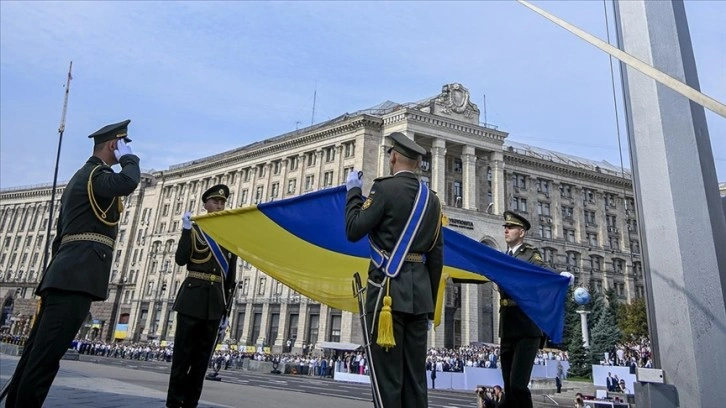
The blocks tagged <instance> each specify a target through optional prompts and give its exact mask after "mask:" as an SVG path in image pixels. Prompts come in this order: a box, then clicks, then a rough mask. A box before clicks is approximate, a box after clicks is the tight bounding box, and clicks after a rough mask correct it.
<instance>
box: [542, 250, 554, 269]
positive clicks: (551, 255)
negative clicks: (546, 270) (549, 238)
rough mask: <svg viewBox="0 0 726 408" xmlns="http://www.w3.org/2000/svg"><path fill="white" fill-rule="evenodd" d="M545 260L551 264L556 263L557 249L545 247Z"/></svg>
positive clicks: (543, 253)
mask: <svg viewBox="0 0 726 408" xmlns="http://www.w3.org/2000/svg"><path fill="white" fill-rule="evenodd" d="M542 255H543V256H544V261H545V262H547V263H548V264H550V265H554V264H555V263H556V262H557V250H556V249H554V248H544V249H543V250H542Z"/></svg>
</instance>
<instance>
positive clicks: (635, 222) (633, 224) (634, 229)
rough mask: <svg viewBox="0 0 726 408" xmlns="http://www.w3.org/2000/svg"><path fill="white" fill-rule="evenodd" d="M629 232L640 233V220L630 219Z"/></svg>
mask: <svg viewBox="0 0 726 408" xmlns="http://www.w3.org/2000/svg"><path fill="white" fill-rule="evenodd" d="M628 231H630V232H632V233H637V232H638V220H636V219H635V218H628Z"/></svg>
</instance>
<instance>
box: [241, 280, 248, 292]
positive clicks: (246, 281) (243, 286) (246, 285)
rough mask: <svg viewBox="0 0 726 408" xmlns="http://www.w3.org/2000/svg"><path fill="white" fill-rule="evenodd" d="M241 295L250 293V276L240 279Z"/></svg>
mask: <svg viewBox="0 0 726 408" xmlns="http://www.w3.org/2000/svg"><path fill="white" fill-rule="evenodd" d="M241 286H242V296H247V295H248V294H249V293H250V278H245V279H244V280H243V281H242V285H241Z"/></svg>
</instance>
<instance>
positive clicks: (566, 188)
mask: <svg viewBox="0 0 726 408" xmlns="http://www.w3.org/2000/svg"><path fill="white" fill-rule="evenodd" d="M574 189H575V186H573V185H571V184H565V183H562V184H560V196H561V197H563V198H572V190H574Z"/></svg>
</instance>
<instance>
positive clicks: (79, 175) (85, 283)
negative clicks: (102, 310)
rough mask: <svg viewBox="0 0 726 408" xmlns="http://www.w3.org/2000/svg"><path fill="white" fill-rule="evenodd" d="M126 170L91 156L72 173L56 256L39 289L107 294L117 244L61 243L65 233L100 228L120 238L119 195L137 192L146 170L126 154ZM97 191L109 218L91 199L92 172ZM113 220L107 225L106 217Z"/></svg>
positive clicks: (64, 199)
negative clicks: (102, 213)
mask: <svg viewBox="0 0 726 408" xmlns="http://www.w3.org/2000/svg"><path fill="white" fill-rule="evenodd" d="M119 163H120V164H121V167H122V170H121V172H119V173H115V172H114V171H113V170H112V169H111V167H109V166H107V165H105V164H104V163H103V161H102V160H101V159H99V158H98V157H96V156H91V158H89V159H88V161H87V162H86V164H84V165H83V167H81V168H80V169H79V170H78V171H77V172H76V174H74V175H73V177H72V178H71V181H69V182H68V184H67V185H66V187H65V190H64V191H63V195H62V196H61V204H60V214H59V216H58V230H57V232H56V236H55V238H54V239H53V248H52V259H51V262H50V265H49V266H48V269H47V270H46V271H45V274H44V275H43V279H42V280H41V282H40V284H39V285H38V288H37V290H36V294H38V295H39V294H40V293H41V292H42V291H43V290H45V289H62V290H68V291H77V292H83V293H87V294H89V295H91V298H92V299H93V300H105V299H106V298H107V297H108V281H109V274H110V272H111V262H112V258H113V247H111V246H108V245H106V244H102V243H100V242H94V241H89V240H78V241H72V242H67V243H64V244H62V245H61V240H62V239H63V237H66V236H69V235H75V234H82V233H95V234H101V235H103V236H105V237H108V238H109V239H110V240H111V241H115V240H116V234H117V233H118V225H117V222H118V220H119V218H120V217H121V214H120V212H119V206H118V203H119V200H121V197H123V196H127V195H129V194H131V193H133V192H134V190H135V189H136V187H137V186H138V185H139V180H140V178H141V172H140V170H139V158H138V157H137V156H135V155H133V154H127V155H124V156H122V157H121V159H120V160H119ZM91 172H93V178H92V179H91V181H90V182H91V188H92V191H93V193H92V196H93V199H94V200H95V201H96V203H97V204H98V205H97V208H100V210H101V211H105V212H106V218H102V217H99V216H97V215H96V213H95V212H94V210H93V208H92V207H91V201H90V199H89V191H88V190H89V177H90V176H91ZM102 219H103V220H105V221H107V222H110V223H111V224H113V225H107V224H105V223H104V222H102V221H101V220H102Z"/></svg>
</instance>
